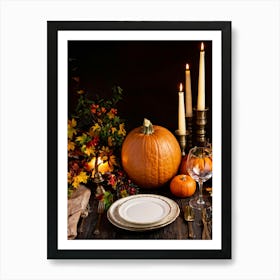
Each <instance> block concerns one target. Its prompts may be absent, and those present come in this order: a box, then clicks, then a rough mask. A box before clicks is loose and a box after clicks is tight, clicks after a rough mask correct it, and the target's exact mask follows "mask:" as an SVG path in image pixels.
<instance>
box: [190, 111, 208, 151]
mask: <svg viewBox="0 0 280 280" xmlns="http://www.w3.org/2000/svg"><path fill="white" fill-rule="evenodd" d="M208 110H209V109H208V108H205V109H204V110H197V109H196V108H194V109H193V111H194V116H195V126H196V128H195V141H196V144H197V145H198V146H204V145H205V143H206V124H207V112H208Z"/></svg>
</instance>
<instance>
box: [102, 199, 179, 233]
mask: <svg viewBox="0 0 280 280" xmlns="http://www.w3.org/2000/svg"><path fill="white" fill-rule="evenodd" d="M134 205H135V206H134ZM144 208H145V209H149V210H155V213H156V214H152V215H151V213H150V212H149V211H148V212H147V211H144V210H143V209H144ZM138 211H139V212H140V213H142V214H139V212H138ZM135 212H137V213H136V214H135ZM179 214H180V209H179V206H178V205H177V203H176V202H175V201H173V200H171V199H169V198H167V197H164V196H159V195H149V194H143V195H142V194H140V195H134V196H129V197H125V198H122V199H119V200H117V201H115V202H114V203H113V204H112V205H111V207H110V208H109V210H108V211H107V217H108V220H109V221H110V222H111V223H112V224H114V225H115V226H117V227H119V228H122V229H126V230H131V231H145V230H151V229H156V228H160V227H163V226H166V225H168V224H170V223H172V222H174V221H175V220H176V218H177V217H178V215H179ZM148 216H149V217H148ZM150 216H151V218H150Z"/></svg>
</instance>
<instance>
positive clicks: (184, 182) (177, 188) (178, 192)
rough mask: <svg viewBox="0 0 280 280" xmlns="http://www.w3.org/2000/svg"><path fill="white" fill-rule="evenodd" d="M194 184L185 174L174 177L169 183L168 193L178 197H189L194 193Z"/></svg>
mask: <svg viewBox="0 0 280 280" xmlns="http://www.w3.org/2000/svg"><path fill="white" fill-rule="evenodd" d="M195 190H196V183H195V180H194V179H193V178H192V177H191V176H189V175H186V174H180V175H177V176H175V177H174V178H173V179H172V180H171V182H170V191H171V193H172V194H174V195H175V196H178V197H182V198H184V197H189V196H192V195H193V194H194V193H195Z"/></svg>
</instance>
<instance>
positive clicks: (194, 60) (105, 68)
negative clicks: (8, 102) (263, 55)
mask: <svg viewBox="0 0 280 280" xmlns="http://www.w3.org/2000/svg"><path fill="white" fill-rule="evenodd" d="M203 43H204V48H205V80H206V81H205V82H206V84H205V95H206V100H205V106H206V107H209V114H208V128H207V137H209V138H210V141H211V139H212V133H211V123H212V118H211V114H212V111H211V107H212V42H211V41H203ZM200 46H201V41H69V42H68V57H69V69H68V70H69V71H68V73H69V98H68V100H69V101H68V107H69V116H71V113H73V110H74V108H75V106H76V101H77V94H76V93H75V88H74V81H73V79H72V77H74V76H75V77H77V76H78V77H80V88H82V89H84V90H86V91H87V92H88V93H89V96H90V97H92V98H94V95H95V94H98V95H100V96H104V97H110V94H111V93H112V87H113V86H114V85H118V86H120V87H121V88H122V89H123V94H124V97H123V100H122V101H120V102H119V103H118V106H117V108H118V113H119V115H120V117H121V118H124V119H125V121H126V130H127V131H130V130H131V129H132V128H134V127H138V126H140V125H142V123H143V119H144V117H145V118H148V119H150V120H151V122H152V123H153V124H155V125H161V126H164V127H166V128H167V129H169V130H170V131H171V132H173V133H174V132H175V130H176V129H178V91H179V84H180V82H182V83H183V85H184V91H185V68H186V63H188V64H189V65H190V69H191V83H192V100H193V107H194V106H196V103H197V101H196V100H197V87H198V68H199V54H200Z"/></svg>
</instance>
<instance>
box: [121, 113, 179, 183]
mask: <svg viewBox="0 0 280 280" xmlns="http://www.w3.org/2000/svg"><path fill="white" fill-rule="evenodd" d="M121 159H122V166H123V169H124V170H125V172H126V173H127V175H128V176H129V177H130V179H131V180H132V181H133V182H134V183H135V184H137V185H138V186H139V187H142V188H158V187H161V186H162V185H164V184H165V183H167V182H168V181H169V180H170V179H172V178H173V176H175V175H176V174H177V172H178V169H179V166H180V162H181V149H180V146H179V143H178V141H177V139H176V138H175V136H174V135H173V134H172V133H171V132H170V131H169V130H168V129H166V128H164V127H162V126H158V125H154V126H153V125H152V123H151V122H150V121H149V120H147V119H144V124H143V126H142V127H138V128H135V129H133V130H132V131H130V132H129V133H128V135H127V136H126V138H125V140H124V142H123V144H122V151H121Z"/></svg>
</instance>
